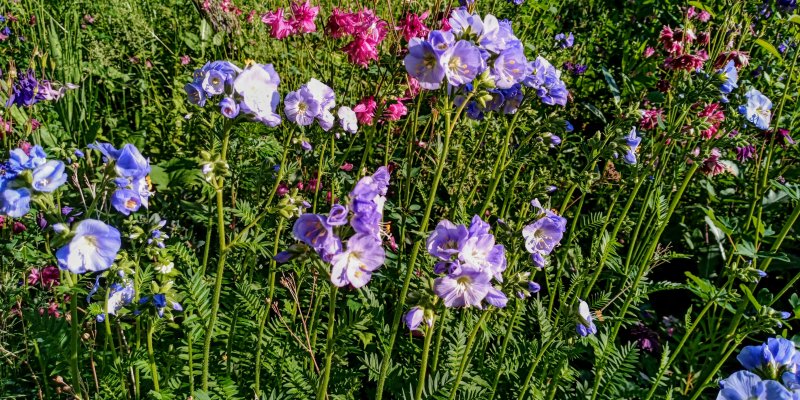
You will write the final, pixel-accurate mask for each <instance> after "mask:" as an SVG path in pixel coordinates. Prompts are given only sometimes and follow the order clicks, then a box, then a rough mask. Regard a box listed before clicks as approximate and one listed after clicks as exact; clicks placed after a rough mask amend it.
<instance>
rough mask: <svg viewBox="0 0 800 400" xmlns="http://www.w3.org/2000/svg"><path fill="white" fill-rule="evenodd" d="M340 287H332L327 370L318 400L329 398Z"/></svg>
mask: <svg viewBox="0 0 800 400" xmlns="http://www.w3.org/2000/svg"><path fill="white" fill-rule="evenodd" d="M338 290H339V288H338V287H336V286H334V285H331V299H330V301H331V303H330V305H329V307H330V308H329V309H328V338H327V342H326V343H325V370H324V372H323V373H322V381H321V383H320V384H319V389H318V390H317V400H323V399H325V398H326V397H327V396H328V382H329V381H330V379H331V362H332V360H333V328H334V326H333V325H334V322H335V317H336V292H337V291H338Z"/></svg>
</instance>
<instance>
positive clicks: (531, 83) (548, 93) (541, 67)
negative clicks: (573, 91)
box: [522, 56, 569, 106]
mask: <svg viewBox="0 0 800 400" xmlns="http://www.w3.org/2000/svg"><path fill="white" fill-rule="evenodd" d="M528 72H529V75H528V76H527V77H526V78H525V80H524V81H523V82H522V83H523V84H524V85H525V86H527V87H530V88H532V89H534V90H536V95H537V96H539V98H540V99H541V100H542V103H544V104H547V105H551V106H553V105H556V104H558V105H560V106H564V105H566V104H567V97H568V96H569V92H568V91H567V85H566V84H565V83H564V81H563V80H561V71H559V70H557V69H556V68H555V67H554V66H553V65H552V64H550V62H549V61H547V60H546V59H544V58H543V57H541V56H539V57H536V60H534V61H532V62H531V63H530V65H529V67H528Z"/></svg>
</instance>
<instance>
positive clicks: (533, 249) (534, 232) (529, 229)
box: [522, 199, 567, 268]
mask: <svg viewBox="0 0 800 400" xmlns="http://www.w3.org/2000/svg"><path fill="white" fill-rule="evenodd" d="M531 204H532V205H533V207H534V209H536V210H537V212H538V218H537V220H536V221H534V222H533V223H531V224H529V225H527V226H525V227H524V228H522V236H523V237H524V238H525V249H526V250H527V251H528V253H530V254H531V258H532V259H533V262H534V264H536V266H537V267H539V268H543V267H544V266H545V265H546V260H545V257H546V256H547V255H549V254H550V253H552V252H553V249H555V248H556V246H558V245H559V243H560V242H561V239H562V238H563V237H564V232H566V230H567V219H566V218H564V217H562V216H560V215H558V214H556V213H554V212H553V211H550V210H545V209H544V207H542V205H541V203H539V199H533V201H531Z"/></svg>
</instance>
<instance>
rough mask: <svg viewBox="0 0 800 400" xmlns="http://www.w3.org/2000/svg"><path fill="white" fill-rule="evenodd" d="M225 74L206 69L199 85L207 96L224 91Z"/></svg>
mask: <svg viewBox="0 0 800 400" xmlns="http://www.w3.org/2000/svg"><path fill="white" fill-rule="evenodd" d="M225 80H226V78H225V75H224V74H223V73H222V72H220V71H216V70H210V71H206V73H205V75H204V76H203V80H202V82H201V83H200V86H201V87H202V88H203V90H204V91H205V92H206V95H208V96H216V95H219V94H222V93H224V92H225Z"/></svg>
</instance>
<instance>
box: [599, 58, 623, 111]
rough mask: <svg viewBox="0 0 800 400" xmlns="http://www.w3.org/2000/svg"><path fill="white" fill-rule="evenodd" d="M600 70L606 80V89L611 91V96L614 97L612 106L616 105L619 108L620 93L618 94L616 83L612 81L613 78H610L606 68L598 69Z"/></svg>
mask: <svg viewBox="0 0 800 400" xmlns="http://www.w3.org/2000/svg"><path fill="white" fill-rule="evenodd" d="M600 69H601V70H602V71H603V77H604V78H605V79H606V83H607V84H608V89H609V90H610V91H611V95H612V96H614V104H616V105H617V107H619V102H620V99H619V95H620V92H619V86H617V81H615V80H614V77H613V76H611V73H610V72H608V70H607V69H606V67H600Z"/></svg>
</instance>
